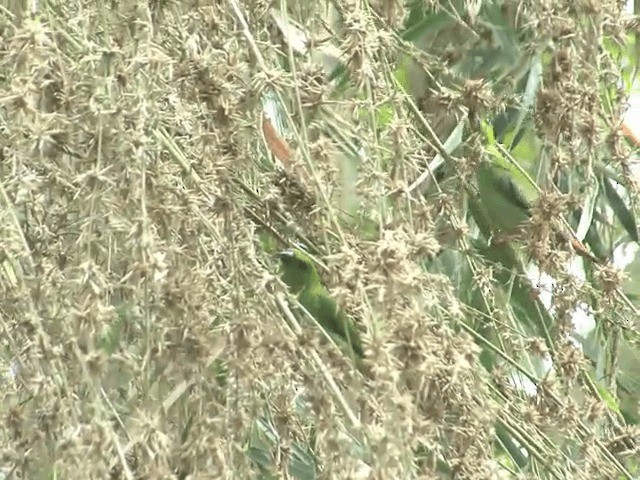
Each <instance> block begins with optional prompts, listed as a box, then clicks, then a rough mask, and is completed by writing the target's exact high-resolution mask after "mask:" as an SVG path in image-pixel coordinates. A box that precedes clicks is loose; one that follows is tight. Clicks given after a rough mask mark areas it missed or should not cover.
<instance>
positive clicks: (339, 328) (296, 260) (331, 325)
mask: <svg viewBox="0 0 640 480" xmlns="http://www.w3.org/2000/svg"><path fill="white" fill-rule="evenodd" d="M278 256H279V257H280V262H281V264H282V281H283V282H284V283H285V284H287V286H288V287H289V291H290V292H291V293H292V294H294V295H296V296H297V298H298V301H299V302H300V304H301V305H302V306H303V307H304V308H305V309H306V310H307V311H308V312H309V313H310V314H311V315H313V317H314V318H315V319H316V321H317V322H318V324H320V326H321V327H322V328H323V329H324V330H325V331H326V332H327V333H328V334H329V335H331V336H332V337H334V338H335V337H337V338H338V339H339V340H340V341H342V342H345V343H346V345H347V346H349V345H350V346H351V350H352V351H353V352H354V353H355V354H356V355H357V356H358V357H364V352H363V350H362V343H361V340H360V334H359V332H358V330H357V328H356V325H355V323H354V321H353V319H351V318H349V316H348V315H347V314H346V312H345V311H344V310H342V309H341V308H340V307H339V306H338V304H337V303H336V301H335V300H334V299H333V298H331V296H330V295H329V292H328V291H327V289H326V288H325V287H324V286H323V285H322V282H321V280H320V275H318V271H317V270H316V267H315V265H314V264H313V260H312V259H311V257H309V255H307V254H306V253H304V252H303V251H302V250H299V249H291V250H285V251H284V252H280V253H279V254H278Z"/></svg>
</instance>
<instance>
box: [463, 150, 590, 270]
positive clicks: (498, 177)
mask: <svg viewBox="0 0 640 480" xmlns="http://www.w3.org/2000/svg"><path fill="white" fill-rule="evenodd" d="M514 174H515V173H514V171H512V170H510V169H507V168H506V167H504V166H502V165H499V164H494V163H490V162H483V163H481V164H480V165H479V166H478V169H477V171H476V179H477V181H478V193H479V194H480V198H481V202H482V205H483V206H484V209H485V211H486V213H487V215H488V216H489V217H490V222H491V228H492V230H493V231H494V233H495V234H497V235H512V234H514V233H516V232H518V230H519V229H520V228H522V227H523V226H524V225H525V224H526V222H527V221H528V220H529V217H530V216H531V204H530V202H529V200H527V198H525V196H524V194H523V192H522V191H521V189H520V188H519V187H518V185H516V183H515V182H514V180H513V175H514ZM568 238H569V239H570V241H571V246H572V247H573V249H574V250H575V252H576V253H577V254H578V255H580V256H581V257H584V258H588V259H590V260H591V261H593V262H596V263H603V261H602V260H600V259H599V258H596V257H594V256H593V255H592V254H591V253H589V251H588V250H587V248H586V247H585V246H584V245H583V244H582V243H581V242H580V241H579V240H578V239H577V238H575V237H574V236H573V235H570V236H569V237H568Z"/></svg>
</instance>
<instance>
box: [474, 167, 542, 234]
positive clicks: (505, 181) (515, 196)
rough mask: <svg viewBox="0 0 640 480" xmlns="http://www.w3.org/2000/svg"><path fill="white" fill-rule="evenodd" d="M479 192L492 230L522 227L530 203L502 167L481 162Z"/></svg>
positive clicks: (528, 213)
mask: <svg viewBox="0 0 640 480" xmlns="http://www.w3.org/2000/svg"><path fill="white" fill-rule="evenodd" d="M476 178H477V181H478V193H479V194H480V199H481V202H482V205H483V207H484V209H485V211H486V213H487V215H488V216H489V217H490V220H491V223H492V225H491V227H492V229H493V230H494V231H495V233H501V234H510V233H512V232H514V231H515V230H516V229H517V228H518V227H521V226H523V225H524V224H525V223H526V221H527V220H528V218H529V215H530V203H529V201H528V200H527V199H526V198H524V195H523V194H522V192H521V190H520V189H519V187H518V186H517V185H516V184H515V182H514V181H513V179H512V173H511V172H510V171H508V170H506V169H505V168H503V167H502V166H497V165H494V164H489V163H482V164H480V165H479V166H478V170H477V172H476Z"/></svg>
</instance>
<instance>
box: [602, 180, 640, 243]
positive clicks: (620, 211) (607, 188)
mask: <svg viewBox="0 0 640 480" xmlns="http://www.w3.org/2000/svg"><path fill="white" fill-rule="evenodd" d="M601 181H602V186H603V187H604V193H605V195H606V197H607V200H608V201H609V206H610V207H611V209H612V210H613V212H614V214H615V215H616V217H617V218H618V220H619V221H620V223H621V224H622V226H623V227H624V229H625V230H626V231H627V233H628V234H629V236H630V237H631V239H633V241H634V242H637V241H638V227H637V226H636V220H635V217H634V215H633V213H632V212H631V210H629V208H628V207H627V206H626V205H625V203H624V200H623V199H622V197H621V196H620V195H619V194H618V192H617V191H616V189H615V187H614V185H613V183H612V181H611V180H610V179H609V178H607V177H606V176H605V175H603V176H602V177H601Z"/></svg>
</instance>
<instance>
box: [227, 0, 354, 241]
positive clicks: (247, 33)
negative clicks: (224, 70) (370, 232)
mask: <svg viewBox="0 0 640 480" xmlns="http://www.w3.org/2000/svg"><path fill="white" fill-rule="evenodd" d="M228 2H229V5H230V6H231V9H232V10H233V12H234V14H235V16H236V18H237V20H238V21H239V22H240V25H241V26H242V34H243V36H244V37H245V38H246V40H247V42H248V43H249V47H250V48H251V51H252V52H253V54H254V55H255V57H256V59H257V62H258V66H259V67H260V68H261V69H262V71H263V72H268V71H269V70H268V68H267V65H266V63H265V61H264V59H263V58H262V54H261V53H260V50H259V49H258V46H257V44H256V42H255V40H254V38H253V35H252V33H251V29H250V28H249V25H248V24H247V21H246V20H245V18H244V15H243V13H242V11H241V10H240V7H239V6H238V3H237V2H236V0H228ZM287 44H288V43H287ZM288 45H289V44H288ZM289 54H290V60H291V64H292V65H293V64H294V63H295V62H293V59H292V55H293V53H292V52H291V45H289ZM294 88H296V95H297V96H296V98H297V100H298V101H297V102H296V105H297V106H298V108H301V102H300V96H299V91H298V89H297V83H296V85H295V87H294ZM275 94H276V96H277V98H278V100H279V101H280V104H281V105H286V102H285V101H284V99H283V98H282V95H281V94H280V92H279V91H278V90H275ZM282 113H283V114H284V115H285V117H286V119H287V123H288V124H289V125H290V126H292V125H293V120H292V119H291V115H289V112H288V111H287V110H286V109H283V111H282ZM300 118H301V119H302V118H304V116H303V115H302V112H300ZM302 128H303V135H301V134H300V133H299V132H298V129H296V128H292V129H291V130H292V132H293V134H294V136H295V138H296V141H297V142H298V145H300V147H301V148H302V154H303V158H304V159H305V161H306V163H307V166H308V167H309V169H310V170H311V173H312V176H313V178H314V180H315V183H316V186H317V187H318V191H319V192H320V195H321V197H322V200H323V202H324V203H325V205H326V206H327V212H328V214H329V219H330V220H331V224H332V226H333V227H334V229H335V231H336V232H337V235H338V237H339V238H340V239H342V240H343V239H344V233H343V232H342V227H341V226H340V223H339V222H338V220H337V218H336V215H335V212H334V209H333V208H332V206H331V203H330V202H329V199H328V198H327V193H326V191H325V189H324V188H323V187H322V182H321V181H320V179H319V177H318V174H317V172H316V171H315V168H314V166H313V162H312V161H311V159H310V157H309V149H308V144H307V142H306V140H305V139H306V137H307V135H306V130H304V128H305V126H304V125H302ZM289 151H290V149H289Z"/></svg>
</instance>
